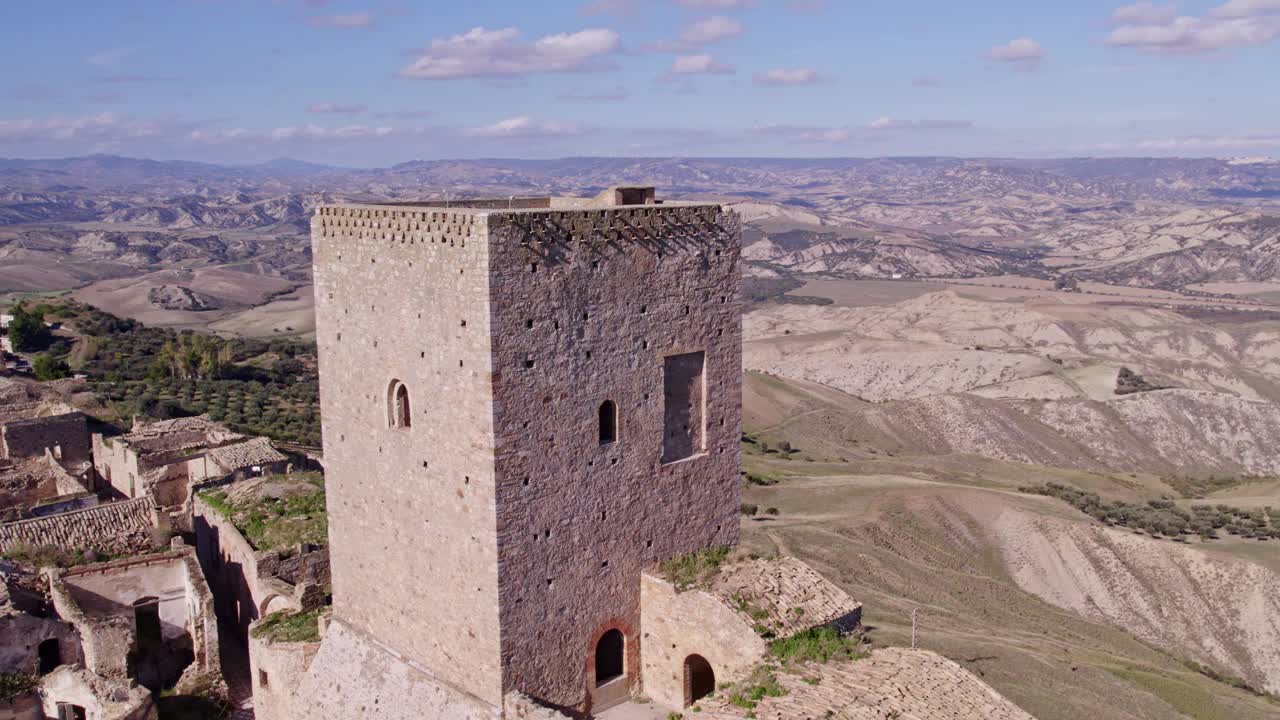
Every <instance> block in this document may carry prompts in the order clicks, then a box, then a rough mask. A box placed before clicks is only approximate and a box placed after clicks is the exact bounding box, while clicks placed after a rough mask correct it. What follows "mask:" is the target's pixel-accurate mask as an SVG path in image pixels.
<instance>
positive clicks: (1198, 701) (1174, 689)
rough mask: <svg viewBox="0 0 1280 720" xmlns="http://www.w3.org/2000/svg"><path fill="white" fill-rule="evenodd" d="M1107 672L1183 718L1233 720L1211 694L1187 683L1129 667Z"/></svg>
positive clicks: (1230, 713)
mask: <svg viewBox="0 0 1280 720" xmlns="http://www.w3.org/2000/svg"><path fill="white" fill-rule="evenodd" d="M1107 670H1108V671H1109V672H1110V673H1111V674H1112V675H1115V676H1116V677H1118V678H1120V679H1122V680H1126V681H1128V682H1131V683H1134V684H1135V685H1138V686H1140V687H1142V688H1144V689H1146V690H1147V691H1149V692H1150V693H1151V694H1153V695H1155V696H1156V697H1158V698H1160V699H1161V700H1164V701H1165V702H1167V703H1169V705H1171V706H1172V707H1173V709H1175V710H1177V711H1178V712H1180V713H1182V714H1184V715H1186V716H1187V717H1193V718H1196V719H1197V720H1235V718H1236V715H1235V714H1234V713H1232V712H1230V711H1229V710H1228V709H1227V708H1225V707H1223V705H1222V703H1221V702H1220V701H1219V699H1218V698H1217V697H1215V696H1214V695H1213V694H1212V693H1209V692H1207V691H1205V690H1202V689H1200V688H1198V687H1195V686H1194V685H1192V684H1190V683H1187V682H1184V681H1181V680H1178V679H1176V678H1171V677H1167V676H1165V675H1161V674H1159V673H1155V672H1151V671H1149V670H1145V669H1141V668H1135V667H1132V666H1126V667H1123V668H1114V667H1113V668H1107Z"/></svg>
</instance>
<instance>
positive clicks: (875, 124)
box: [867, 115, 973, 130]
mask: <svg viewBox="0 0 1280 720" xmlns="http://www.w3.org/2000/svg"><path fill="white" fill-rule="evenodd" d="M972 127H973V123H971V122H969V121H968V120H899V119H897V118H893V117H889V116H887V115H885V116H882V117H878V118H876V119H875V120H872V121H871V122H869V123H867V129H868V130H967V129H969V128H972Z"/></svg>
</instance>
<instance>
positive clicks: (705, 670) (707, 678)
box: [684, 655, 716, 707]
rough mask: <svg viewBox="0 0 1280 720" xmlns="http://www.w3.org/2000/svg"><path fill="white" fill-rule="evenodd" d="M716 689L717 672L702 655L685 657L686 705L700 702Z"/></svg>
mask: <svg viewBox="0 0 1280 720" xmlns="http://www.w3.org/2000/svg"><path fill="white" fill-rule="evenodd" d="M715 691H716V674H715V672H714V671H713V670H712V669H711V663H709V662H707V659H706V658H704V657H702V656H701V655H690V656H689V657H687V658H685V659H684V706H685V707H689V706H690V705H692V704H694V703H696V702H698V701H699V700H701V699H702V698H704V697H706V696H708V695H710V694H711V693H713V692H715Z"/></svg>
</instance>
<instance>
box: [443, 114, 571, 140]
mask: <svg viewBox="0 0 1280 720" xmlns="http://www.w3.org/2000/svg"><path fill="white" fill-rule="evenodd" d="M585 132H586V128H584V127H582V126H581V125H575V124H570V123H561V122H554V121H540V120H534V119H533V118H531V117H529V116H527V115H521V116H519V117H511V118H507V119H505V120H499V121H498V122H496V123H493V124H492V125H483V126H481V127H473V128H467V129H465V130H463V134H464V135H469V136H471V137H481V138H530V137H568V136H573V135H582V134H584V133H585Z"/></svg>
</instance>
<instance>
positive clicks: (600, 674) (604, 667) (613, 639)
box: [596, 628, 627, 687]
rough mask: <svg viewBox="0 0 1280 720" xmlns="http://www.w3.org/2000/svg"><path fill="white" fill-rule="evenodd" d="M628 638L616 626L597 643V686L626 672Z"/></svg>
mask: <svg viewBox="0 0 1280 720" xmlns="http://www.w3.org/2000/svg"><path fill="white" fill-rule="evenodd" d="M626 654H627V639H626V637H625V636H623V634H622V631H621V630H619V629H617V628H614V629H612V630H609V631H608V632H606V633H605V634H604V635H601V636H600V641H599V642H597V643H596V687H602V686H604V685H608V684H609V683H610V682H613V681H614V680H617V679H618V678H620V677H622V676H623V675H624V674H625V673H626Z"/></svg>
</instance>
